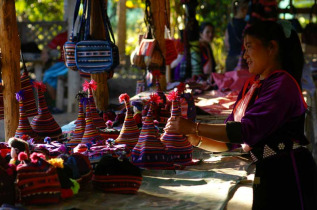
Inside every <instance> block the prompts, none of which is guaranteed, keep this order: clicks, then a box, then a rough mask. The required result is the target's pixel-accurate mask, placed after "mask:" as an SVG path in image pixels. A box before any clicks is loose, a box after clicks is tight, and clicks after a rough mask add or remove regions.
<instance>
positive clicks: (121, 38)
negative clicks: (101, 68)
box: [116, 0, 127, 63]
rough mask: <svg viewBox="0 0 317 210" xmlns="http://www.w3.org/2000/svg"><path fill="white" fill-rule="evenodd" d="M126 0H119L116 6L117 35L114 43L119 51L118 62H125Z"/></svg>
mask: <svg viewBox="0 0 317 210" xmlns="http://www.w3.org/2000/svg"><path fill="white" fill-rule="evenodd" d="M125 3H126V0H119V2H118V6H117V16H118V33H117V34H118V36H117V40H116V43H117V45H118V48H119V53H120V63H123V62H125V43H126V38H127V17H126V5H125Z"/></svg>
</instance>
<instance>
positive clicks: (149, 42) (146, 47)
mask: <svg viewBox="0 0 317 210" xmlns="http://www.w3.org/2000/svg"><path fill="white" fill-rule="evenodd" d="M155 45H156V40H155V39H142V41H141V43H140V47H139V49H138V51H137V55H143V56H152V54H153V51H154V48H155Z"/></svg>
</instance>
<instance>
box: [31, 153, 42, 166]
mask: <svg viewBox="0 0 317 210" xmlns="http://www.w3.org/2000/svg"><path fill="white" fill-rule="evenodd" d="M40 158H41V159H43V160H45V159H46V158H45V155H44V154H42V153H37V152H33V153H32V155H31V156H30V159H31V161H32V163H37V161H38V159H40Z"/></svg>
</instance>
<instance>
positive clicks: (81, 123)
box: [67, 100, 86, 148]
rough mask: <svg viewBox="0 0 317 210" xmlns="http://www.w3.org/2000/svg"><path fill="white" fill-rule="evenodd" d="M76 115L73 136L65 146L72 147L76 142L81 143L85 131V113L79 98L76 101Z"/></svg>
mask: <svg viewBox="0 0 317 210" xmlns="http://www.w3.org/2000/svg"><path fill="white" fill-rule="evenodd" d="M78 103H79V104H78V117H77V120H76V127H75V131H74V133H73V136H72V138H71V140H70V141H69V142H67V146H69V147H71V148H74V147H76V146H77V144H79V143H81V140H82V138H83V135H84V133H85V127H86V120H85V113H84V106H83V103H82V102H81V101H80V100H79V101H78Z"/></svg>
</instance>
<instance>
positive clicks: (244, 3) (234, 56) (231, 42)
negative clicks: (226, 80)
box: [225, 0, 249, 71]
mask: <svg viewBox="0 0 317 210" xmlns="http://www.w3.org/2000/svg"><path fill="white" fill-rule="evenodd" d="M248 5H249V0H235V1H233V2H232V10H233V18H232V20H231V21H230V22H229V24H228V26H227V30H226V33H225V46H226V48H227V49H228V50H229V51H228V55H227V58H226V71H233V70H234V68H235V67H236V66H237V64H238V61H239V57H240V54H241V49H242V45H243V37H242V32H243V30H244V28H245V26H246V24H247V22H246V21H245V17H246V15H247V12H248Z"/></svg>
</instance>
